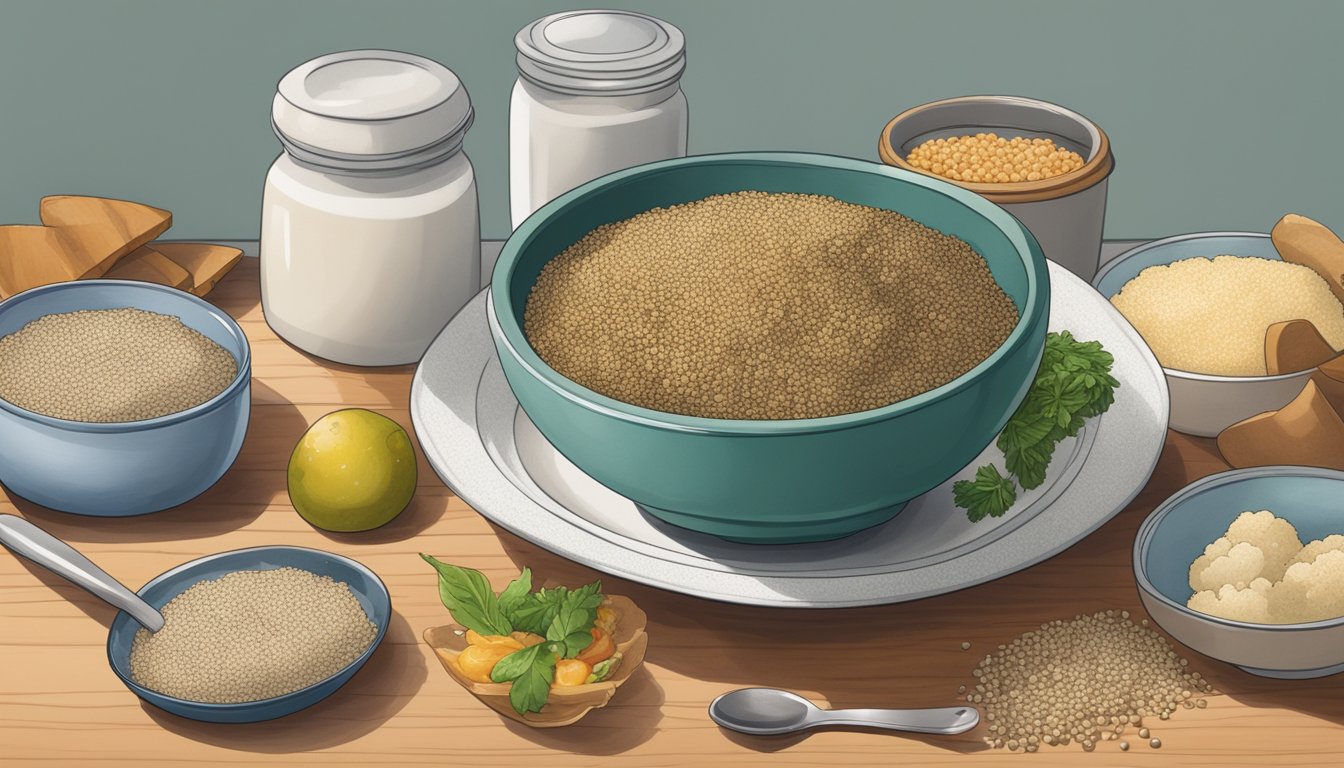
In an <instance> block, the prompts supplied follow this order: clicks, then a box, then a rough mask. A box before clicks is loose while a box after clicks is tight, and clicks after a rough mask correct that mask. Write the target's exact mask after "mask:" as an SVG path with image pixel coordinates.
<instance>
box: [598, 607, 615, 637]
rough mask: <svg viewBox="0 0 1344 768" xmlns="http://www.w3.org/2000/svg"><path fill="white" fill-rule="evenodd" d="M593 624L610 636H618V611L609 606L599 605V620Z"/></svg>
mask: <svg viewBox="0 0 1344 768" xmlns="http://www.w3.org/2000/svg"><path fill="white" fill-rule="evenodd" d="M593 624H594V626H596V627H597V628H598V629H601V630H602V631H603V632H606V633H607V634H608V635H614V634H616V609H615V608H612V607H611V606H609V605H599V606H598V607H597V618H596V619H595V620H594V621H593Z"/></svg>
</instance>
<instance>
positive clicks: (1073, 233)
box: [878, 96, 1115, 281]
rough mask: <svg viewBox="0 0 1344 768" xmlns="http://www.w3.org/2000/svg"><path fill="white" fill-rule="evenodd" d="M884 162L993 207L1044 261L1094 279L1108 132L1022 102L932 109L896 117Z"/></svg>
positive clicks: (968, 100) (888, 130) (944, 104)
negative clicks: (1021, 230)
mask: <svg viewBox="0 0 1344 768" xmlns="http://www.w3.org/2000/svg"><path fill="white" fill-rule="evenodd" d="M878 154H879V155H880V156H881V158H882V162H884V163H886V164H887V165H892V166H896V167H898V168H904V169H906V170H909V171H915V172H917V173H923V174H926V175H930V176H936V177H938V178H941V179H944V180H946V181H950V182H951V183H953V184H957V185H959V186H962V187H965V188H966V189H969V190H971V191H972V192H975V193H977V194H979V195H982V196H984V197H985V198H987V199H989V200H990V201H991V202H994V203H997V204H998V205H1000V206H1002V207H1003V208H1004V210H1006V211H1008V212H1009V213H1011V214H1013V215H1014V216H1016V217H1017V218H1018V220H1020V221H1021V222H1022V223H1023V224H1025V225H1026V226H1027V228H1028V229H1030V230H1031V233H1032V234H1033V235H1035V236H1036V240H1037V241H1038V242H1039V243H1040V244H1041V250H1043V251H1044V252H1045V256H1046V258H1048V259H1050V260H1051V261H1053V262H1055V263H1057V264H1059V265H1060V266H1063V267H1064V268H1066V269H1068V270H1069V271H1070V272H1072V273H1074V274H1075V275H1078V276H1079V277H1081V278H1083V279H1084V280H1089V281H1090V280H1091V279H1092V276H1093V275H1095V274H1096V272H1097V267H1098V264H1099V262H1100V259H1101V235H1102V228H1103V225H1104V224H1105V221H1106V186H1107V179H1108V178H1109V177H1110V175H1111V171H1112V170H1114V168H1115V160H1114V158H1113V156H1112V154H1111V144H1110V140H1109V139H1107V138H1106V133H1105V132H1104V131H1102V130H1101V128H1100V127H1099V126H1098V125H1097V124H1096V123H1094V122H1092V121H1091V120H1089V119H1087V118H1086V117H1083V116H1082V115H1080V114H1078V113H1077V112H1074V111H1073V110H1070V109H1066V108H1064V107H1061V106H1059V105H1057V104H1051V103H1050V102H1047V101H1040V100H1039V99H1029V98H1024V97H1021V96H963V97H960V98H955V99H944V100H942V101H934V102H930V103H928V104H922V105H920V106H918V107H915V108H913V109H909V110H906V111H905V112H902V113H901V114H899V115H897V116H896V117H894V118H892V119H891V121H890V122H888V123H887V125H886V127H885V128H883V129H882V136H881V139H880V140H879V142H878Z"/></svg>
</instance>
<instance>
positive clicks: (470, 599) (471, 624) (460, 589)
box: [420, 553, 513, 635]
mask: <svg viewBox="0 0 1344 768" xmlns="http://www.w3.org/2000/svg"><path fill="white" fill-rule="evenodd" d="M420 557H422V558H424V560H425V562H427V563H429V564H430V565H432V566H434V569H435V570H436V571H438V572H439V599H440V600H442V601H443V604H444V606H445V607H446V608H447V609H448V612H449V613H451V614H452V616H453V621H456V622H457V623H458V624H461V625H462V626H464V627H466V628H467V629H471V630H475V631H476V632H479V633H480V634H482V635H507V634H509V633H510V632H512V631H513V625H512V623H511V622H510V621H509V619H508V617H506V616H505V615H504V611H503V610H501V609H500V607H499V599H498V598H497V597H495V592H494V590H492V589H490V581H489V579H486V578H485V574H483V573H481V572H480V571H474V570H472V569H470V568H460V567H458V566H456V565H449V564H448V563H442V562H439V561H438V560H436V559H434V558H433V557H431V556H429V555H426V554H424V553H421V554H420Z"/></svg>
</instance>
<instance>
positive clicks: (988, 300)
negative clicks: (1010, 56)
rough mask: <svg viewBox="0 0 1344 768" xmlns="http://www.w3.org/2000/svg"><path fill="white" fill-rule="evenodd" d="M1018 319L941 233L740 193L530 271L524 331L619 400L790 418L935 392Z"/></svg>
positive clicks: (861, 210)
mask: <svg viewBox="0 0 1344 768" xmlns="http://www.w3.org/2000/svg"><path fill="white" fill-rule="evenodd" d="M1017 319H1018V314H1017V308H1016V306H1015V305H1014V304H1013V302H1012V300H1011V299H1010V298H1009V297H1008V296H1007V295H1006V294H1005V293H1004V292H1003V291H1002V290H1001V289H1000V288H999V286H998V285H997V284H996V283H995V282H994V278H993V276H992V275H991V274H990V272H989V268H988V267H987V266H986V264H985V261H984V259H983V258H981V256H980V255H979V254H977V253H976V252H975V251H974V250H973V249H972V248H971V247H970V246H969V245H967V244H966V243H964V242H962V241H961V240H958V239H957V238H955V237H951V236H949V235H944V234H942V233H940V232H938V231H936V230H933V229H930V228H928V227H925V226H923V225H921V224H919V223H917V222H915V221H913V220H911V219H909V218H907V217H905V216H902V215H900V214H898V213H894V212H892V211H886V210H880V209H877V208H869V207H866V206H862V205H854V204H850V203H844V202H841V201H838V200H835V199H834V198H830V197H824V196H820V195H801V194H774V193H766V192H754V191H748V192H735V193H732V194H725V195H716V196H713V197H708V198H705V199H703V200H698V201H695V202H691V203H686V204H683V205H676V206H672V207H669V208H655V209H653V210H650V211H646V212H644V213H641V214H639V215H637V216H635V217H633V218H631V219H627V220H625V221H619V222H614V223H610V224H606V225H603V226H601V227H598V228H597V229H595V230H593V231H592V232H590V233H589V234H588V235H586V236H585V237H584V238H582V239H581V240H579V241H578V242H577V243H575V244H574V245H573V246H571V247H569V248H568V249H566V250H565V251H564V252H563V253H561V254H560V255H559V256H557V257H556V258H554V259H552V260H551V261H550V262H549V263H548V264H547V265H546V266H545V268H544V269H543V270H542V272H541V275H540V276H539V277H538V278H537V281H536V284H535V285H534V286H533V288H532V292H531V295H530V296H529V298H528V301H527V306H526V309H525V312H524V329H525V332H526V334H527V338H528V341H529V342H530V343H531V344H532V346H533V348H534V349H535V350H536V352H537V354H538V355H540V356H541V358H542V359H543V360H544V361H545V362H546V363H547V364H548V365H550V366H551V367H553V368H555V369H556V370H557V371H559V372H560V373H561V374H562V375H564V376H566V377H567V378H569V379H572V380H574V381H576V382H578V383H580V384H582V385H584V386H586V387H588V388H590V389H593V390H596V391H597V392H599V393H601V394H604V395H607V396H608V397H612V398H614V399H617V400H621V401H623V402H627V403H632V404H635V405H639V406H643V407H646V408H651V409H654V410H659V411H665V412H672V413H679V414H686V415H691V416H702V417H709V418H724V419H803V418H816V417H822V416H834V415H838V414H843V413H852V412H855V411H863V410H868V409H871V408H878V407H881V406H885V405H889V404H891V403H894V402H897V401H899V400H903V399H906V398H909V397H912V396H914V395H917V394H920V393H922V392H926V391H928V390H930V389H933V388H935V387H938V386H940V385H942V384H945V383H947V382H949V381H951V380H952V379H954V378H956V377H958V376H960V375H961V374H963V373H965V372H966V371H968V370H970V369H971V368H973V367H974V366H975V365H976V364H977V363H979V362H981V361H982V360H984V359H985V358H986V357H988V356H989V355H990V353H992V352H993V351H994V350H995V349H996V348H997V347H998V346H999V345H1000V344H1001V343H1002V342H1003V341H1004V339H1006V338H1007V337H1008V334H1009V333H1010V332H1011V331H1012V329H1013V326H1014V325H1016V323H1017Z"/></svg>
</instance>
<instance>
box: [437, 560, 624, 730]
mask: <svg viewBox="0 0 1344 768" xmlns="http://www.w3.org/2000/svg"><path fill="white" fill-rule="evenodd" d="M420 557H422V558H424V560H425V562H427V563H429V564H430V565H432V566H434V569H435V570H436V571H438V573H439V599H441V600H442V601H443V604H444V606H445V607H446V608H447V609H448V612H449V613H451V614H452V615H453V620H454V621H456V622H457V623H458V624H461V625H462V626H464V627H466V628H467V629H470V630H474V631H476V632H478V633H480V634H482V635H507V634H509V633H511V632H515V631H520V632H531V633H533V634H537V635H542V636H543V637H545V638H546V642H544V643H539V644H537V645H532V646H529V647H527V648H524V649H522V650H521V651H514V652H513V653H511V654H509V655H508V656H505V657H504V658H502V659H500V660H499V662H498V663H497V664H495V667H494V669H492V670H491V671H490V679H491V680H494V681H495V682H496V683H513V685H512V686H511V687H510V689H509V703H510V704H512V705H513V708H514V710H515V711H517V712H518V713H519V714H526V713H528V712H540V711H541V708H542V707H543V706H545V705H546V699H547V697H548V696H549V695H550V690H551V682H552V681H553V680H554V679H555V663H556V661H558V660H560V659H572V658H574V657H576V656H578V655H579V653H580V652H581V651H582V650H583V649H584V648H587V647H588V645H589V644H590V643H592V642H593V636H592V629H593V624H594V623H595V622H596V621H597V607H598V606H599V605H601V604H602V582H600V581H595V582H593V583H592V584H587V585H585V586H582V587H579V588H577V589H567V588H565V587H551V588H546V589H539V590H537V591H536V592H533V591H532V571H531V569H529V568H524V569H523V572H522V573H521V574H519V576H518V578H516V579H514V580H513V581H512V582H510V583H509V585H508V586H507V587H505V588H504V591H502V592H500V593H499V595H495V593H494V591H493V590H491V589H490V581H489V580H488V579H486V577H485V574H483V573H481V572H480V571H475V570H472V569H470V568H462V567H460V566H456V565H450V564H448V563H444V562H440V561H439V560H437V559H435V558H433V557H431V556H429V555H426V554H421V555H420ZM611 666H612V665H608V667H607V668H606V669H607V670H609V669H610V668H611ZM594 671H595V672H596V669H594ZM605 676H606V673H604V674H603V675H602V677H605Z"/></svg>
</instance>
